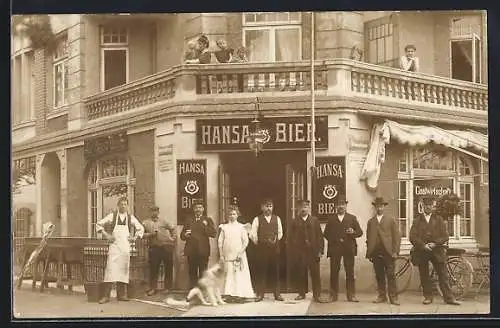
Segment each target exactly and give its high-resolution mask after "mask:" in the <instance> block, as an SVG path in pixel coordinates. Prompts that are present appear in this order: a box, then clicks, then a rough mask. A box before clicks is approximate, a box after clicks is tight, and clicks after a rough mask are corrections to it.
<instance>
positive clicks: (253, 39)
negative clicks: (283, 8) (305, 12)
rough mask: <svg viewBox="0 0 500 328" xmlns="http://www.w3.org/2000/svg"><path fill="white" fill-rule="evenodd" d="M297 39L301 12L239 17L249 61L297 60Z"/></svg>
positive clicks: (300, 50) (254, 14)
mask: <svg viewBox="0 0 500 328" xmlns="http://www.w3.org/2000/svg"><path fill="white" fill-rule="evenodd" d="M301 40H302V29H301V13H298V12H265V13H263V12H258V13H244V14H243V43H244V44H245V47H246V48H247V49H249V58H248V59H249V61H254V62H255V61H260V62H274V61H295V60H301V59H302V41H301Z"/></svg>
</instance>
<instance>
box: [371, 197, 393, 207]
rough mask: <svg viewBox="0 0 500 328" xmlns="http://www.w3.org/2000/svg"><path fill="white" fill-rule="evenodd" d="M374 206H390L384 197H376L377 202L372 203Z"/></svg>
mask: <svg viewBox="0 0 500 328" xmlns="http://www.w3.org/2000/svg"><path fill="white" fill-rule="evenodd" d="M372 205H374V206H377V205H389V203H388V202H386V201H385V200H384V197H375V200H374V201H373V202H372Z"/></svg>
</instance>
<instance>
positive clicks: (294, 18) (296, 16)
mask: <svg viewBox="0 0 500 328" xmlns="http://www.w3.org/2000/svg"><path fill="white" fill-rule="evenodd" d="M290 20H291V21H298V20H300V12H293V13H290Z"/></svg>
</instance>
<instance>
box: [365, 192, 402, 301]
mask: <svg viewBox="0 0 500 328" xmlns="http://www.w3.org/2000/svg"><path fill="white" fill-rule="evenodd" d="M372 205H373V206H374V207H375V210H376V214H375V216H373V217H372V218H371V219H370V220H368V224H367V227H366V258H367V259H369V260H370V261H371V262H372V263H373V268H374V270H375V278H376V279H377V289H378V297H377V299H376V300H375V301H374V303H385V302H387V290H386V279H387V285H388V287H389V288H388V289H389V302H391V304H394V305H399V300H398V297H397V288H396V277H395V274H394V263H395V260H396V257H397V256H398V254H399V248H400V245H401V236H400V233H399V226H398V223H397V222H396V220H395V219H394V218H393V217H390V216H388V215H385V214H384V210H385V207H386V206H387V205H388V203H387V202H386V201H385V200H384V198H383V197H376V198H375V200H374V201H373V202H372Z"/></svg>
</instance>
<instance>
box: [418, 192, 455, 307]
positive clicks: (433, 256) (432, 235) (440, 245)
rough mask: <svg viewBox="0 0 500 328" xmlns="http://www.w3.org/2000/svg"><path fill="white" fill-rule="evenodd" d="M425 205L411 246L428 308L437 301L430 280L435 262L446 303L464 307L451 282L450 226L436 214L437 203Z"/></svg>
mask: <svg viewBox="0 0 500 328" xmlns="http://www.w3.org/2000/svg"><path fill="white" fill-rule="evenodd" d="M422 202H423V204H424V211H423V213H421V214H419V215H418V216H417V217H416V218H415V220H413V224H412V226H411V229H410V242H411V243H412V244H413V247H414V253H413V254H414V259H413V262H414V263H417V265H418V269H419V272H420V282H421V284H422V290H423V294H424V304H431V303H432V301H433V288H432V282H431V279H430V277H429V262H431V263H432V266H433V267H434V270H435V271H436V273H437V275H438V279H439V286H440V288H441V291H442V292H443V299H444V301H445V303H447V304H451V305H460V303H459V302H457V301H456V300H455V297H454V296H453V293H452V291H451V288H450V283H449V281H448V271H447V269H446V260H447V255H446V248H447V246H448V239H449V234H448V228H447V226H446V222H445V221H444V219H443V218H442V217H441V216H439V215H437V214H435V213H433V210H434V199H432V198H430V197H426V198H424V199H423V200H422Z"/></svg>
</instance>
